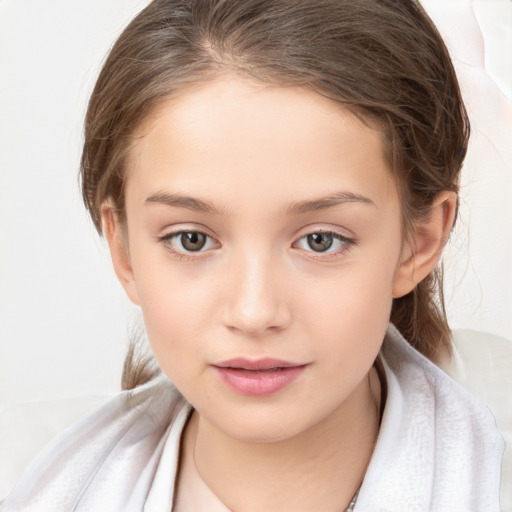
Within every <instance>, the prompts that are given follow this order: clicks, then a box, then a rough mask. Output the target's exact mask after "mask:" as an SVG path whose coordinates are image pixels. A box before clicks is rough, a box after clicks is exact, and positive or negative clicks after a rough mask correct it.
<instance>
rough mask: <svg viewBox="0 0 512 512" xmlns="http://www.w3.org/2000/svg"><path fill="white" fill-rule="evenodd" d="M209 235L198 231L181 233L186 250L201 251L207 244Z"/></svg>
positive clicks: (182, 243)
mask: <svg viewBox="0 0 512 512" xmlns="http://www.w3.org/2000/svg"><path fill="white" fill-rule="evenodd" d="M206 240H207V237H206V235H204V234H203V233H199V232H197V231H188V232H184V233H181V235H180V242H181V245H182V247H183V248H184V249H185V250H186V251H190V252H194V251H200V250H201V249H202V248H203V247H204V246H205V245H206Z"/></svg>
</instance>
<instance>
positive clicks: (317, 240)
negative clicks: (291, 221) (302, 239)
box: [308, 233, 333, 252]
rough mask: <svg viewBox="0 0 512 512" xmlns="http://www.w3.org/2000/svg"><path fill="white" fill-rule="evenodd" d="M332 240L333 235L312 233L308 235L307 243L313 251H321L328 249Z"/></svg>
mask: <svg viewBox="0 0 512 512" xmlns="http://www.w3.org/2000/svg"><path fill="white" fill-rule="evenodd" d="M332 242H333V236H332V235H331V234H329V233H313V234H311V235H308V245H309V247H311V249H313V251H315V252H323V251H326V250H327V249H329V248H330V247H331V245H332Z"/></svg>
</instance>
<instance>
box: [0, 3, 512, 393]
mask: <svg viewBox="0 0 512 512" xmlns="http://www.w3.org/2000/svg"><path fill="white" fill-rule="evenodd" d="M145 4H146V1H145V0H144V1H143V0H81V1H79V0H73V1H69V0H46V1H44V2H42V1H41V0H0V403H2V402H3V403H7V402H12V401H40V400H48V399H56V398H65V397H71V396H77V395H83V394H88V395H94V394H105V393H112V392H115V391H117V390H118V389H119V381H120V375H121V366H122V361H123V357H124V352H125V349H126V344H127V339H128V331H129V326H130V325H133V323H134V322H136V318H137V316H138V313H137V311H136V309H135V308H134V307H132V306H131V305H130V304H129V303H128V301H127V300H126V299H125V298H124V295H123V292H122V290H121V288H120V286H119V285H118V284H117V282H116V281H115V277H114V273H113V271H112V270H111V264H110V260H109V256H108V253H107V250H106V246H105V243H104V242H103V241H102V240H100V239H99V237H98V236H97V234H96V232H95V231H94V229H93V226H92V223H91V222H90V221H89V219H88V218H87V215H86V213H85V211H84V208H83V206H82V203H81V198H80V192H79V186H78V178H77V173H78V162H79V157H80V144H81V129H82V128H81V125H82V121H83V116H84V112H85V105H86V102H87V98H88V95H89V94H90V91H91V89H92V86H93V84H94V80H95V78H96V76H97V74H98V71H99V67H100V65H101V62H102V61H103V58H104V56H105V54H106V52H107V50H108V49H109V47H110V45H111V44H112V43H113V41H114V40H115V38H116V36H117V35H118V34H119V33H120V31H121V30H122V28H123V27H124V26H125V25H126V23H127V22H128V20H129V19H131V18H132V17H133V16H134V15H135V13H136V12H137V11H138V10H139V9H140V8H142V7H143V6H144V5H145ZM424 5H425V7H426V8H427V10H429V12H431V15H432V16H433V18H434V20H435V21H436V22H437V23H438V26H439V28H440V30H441V32H442V33H443V36H444V37H445V40H446V41H447V43H448V46H449V48H450V50H451V52H452V57H453V59H454V63H455V65H456V68H457V71H458V73H459V77H460V80H461V85H462V89H463V93H464V95H465V98H466V102H467V107H468V110H469V113H470V117H471V120H472V122H473V135H472V140H471V148H470V156H469V159H468V161H467V165H466V167H465V170H464V178H463V186H462V190H461V201H462V207H461V217H460V218H459V222H458V224H457V227H456V230H455V232H454V234H453V236H452V239H451V242H450V246H449V247H448V251H447V253H446V258H445V259H446V274H447V277H446V284H447V293H446V299H447V306H448V312H449V318H450V321H451V324H452V325H453V326H454V327H459V328H460V327H464V328H469V329H475V330H481V331H486V332H490V333H493V334H497V335H500V336H503V337H506V338H508V339H512V321H511V319H510V317H511V313H512V226H511V224H512V222H511V221H512V164H511V163H512V2H511V1H510V0H473V1H470V0H425V1H424Z"/></svg>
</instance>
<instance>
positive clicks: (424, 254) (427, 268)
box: [393, 191, 457, 299]
mask: <svg viewBox="0 0 512 512" xmlns="http://www.w3.org/2000/svg"><path fill="white" fill-rule="evenodd" d="M456 211H457V194H456V193H455V192H449V191H445V192H441V193H439V194H438V195H437V196H436V198H435V200H434V202H433V204H432V207H431V209H430V214H429V216H428V218H427V219H426V220H422V221H420V222H418V223H417V224H416V225H415V232H414V236H413V240H412V247H410V246H409V249H408V250H406V251H404V253H405V254H404V259H403V260H402V263H401V264H400V266H399V267H398V269H397V271H396V274H395V281H394V286H393V298H395V299H396V298H398V297H403V296H404V295H407V294H408V293H409V292H411V291H412V290H414V288H415V287H416V285H417V284H418V283H419V282H421V281H422V280H423V279H425V277H427V276H428V275H429V274H430V272H431V271H432V270H433V269H434V267H435V266H436V265H437V263H438V261H439V258H440V257H441V253H442V251H443V247H444V245H445V243H446V240H447V239H448V235H449V234H450V231H451V229H452V226H453V223H454V220H455V214H456Z"/></svg>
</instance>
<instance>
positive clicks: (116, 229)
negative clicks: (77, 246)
mask: <svg viewBox="0 0 512 512" xmlns="http://www.w3.org/2000/svg"><path fill="white" fill-rule="evenodd" d="M101 221H102V226H103V234H104V235H105V238H106V239H107V242H108V246H109V249H110V256H111V258H112V264H113V266H114V270H115V273H116V275H117V278H118V279H119V282H120V283H121V286H122V287H123V288H124V290H125V292H126V294H127V295H128V298H129V299H130V300H131V301H132V302H133V303H134V304H137V305H140V304H139V296H138V292H137V286H136V283H135V276H134V273H133V269H132V266H131V262H130V254H129V251H128V241H127V240H126V235H125V233H124V229H123V226H122V225H121V223H120V220H119V218H118V215H117V214H116V212H115V210H114V207H113V205H112V204H111V203H110V202H109V201H105V202H104V203H103V205H102V206H101Z"/></svg>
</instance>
